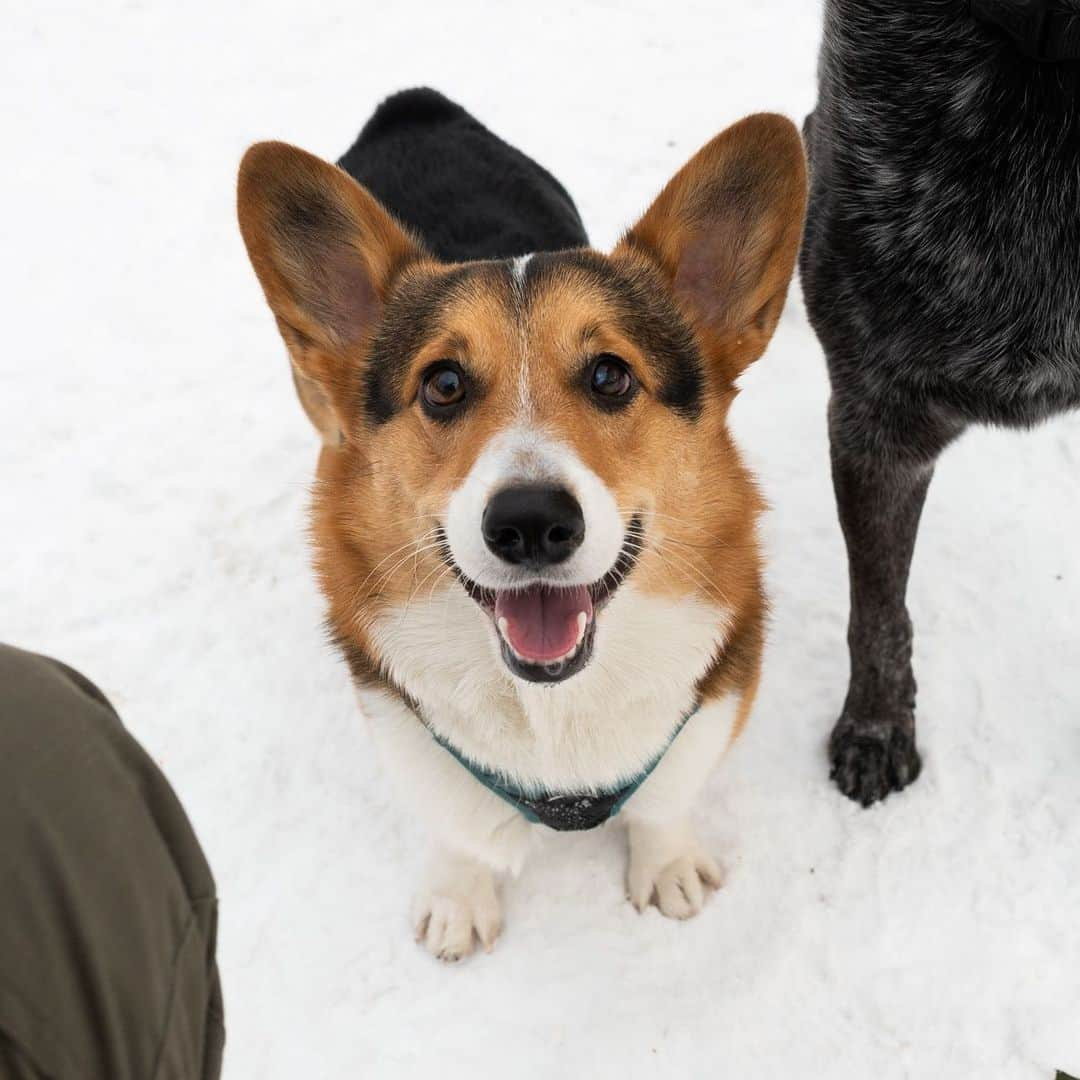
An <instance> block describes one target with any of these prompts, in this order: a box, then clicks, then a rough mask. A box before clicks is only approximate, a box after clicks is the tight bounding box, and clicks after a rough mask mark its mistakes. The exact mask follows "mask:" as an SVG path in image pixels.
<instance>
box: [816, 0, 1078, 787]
mask: <svg viewBox="0 0 1080 1080" xmlns="http://www.w3.org/2000/svg"><path fill="white" fill-rule="evenodd" d="M806 134H807V141H808V144H809V152H810V162H811V174H812V179H811V184H812V186H811V198H810V214H809V219H808V224H807V230H806V238H805V244H804V248H803V254H802V263H801V265H802V279H803V287H804V290H805V294H806V301H807V306H808V309H809V313H810V318H811V321H812V323H813V325H814V328H815V330H816V331H817V333H818V336H819V338H820V339H821V342H822V345H823V347H824V349H825V353H826V356H827V359H828V365H829V376H830V380H831V383H832V399H831V403H830V410H829V430H830V439H831V445H832V462H833V480H834V485H835V490H836V498H837V504H838V506H839V512H840V521H841V525H842V527H843V531H844V536H845V538H846V541H847V548H848V559H849V569H850V574H851V618H850V624H849V628H848V643H849V647H850V651H851V683H850V687H849V690H848V695H847V700H846V702H845V704H844V708H843V713H842V715H841V717H840V719H839V721H838V723H837V725H836V728H835V729H834V731H833V734H832V739H831V742H830V758H831V761H832V775H833V778H834V779H835V781H836V782H837V784H838V785H839V787H840V789H841V790H842V791H843V792H844V793H845V794H846V795H849V796H850V797H851V798H853V799H857V800H858V801H860V802H862V803H863V804H864V805H869V804H870V803H872V802H874V801H875V800H877V799H881V798H883V797H884V796H886V795H888V794H889V792H890V791H894V790H899V789H900V788H902V787H904V785H905V784H908V783H910V782H911V781H912V780H914V779H915V777H916V776H918V773H919V767H920V763H919V755H918V753H917V751H916V748H915V716H914V706H915V680H914V678H913V675H912V670H911V622H910V619H909V618H908V614H907V611H906V608H905V601H904V596H905V591H906V587H907V578H908V570H909V567H910V564H911V555H912V549H913V547H914V543H915V535H916V532H917V531H918V524H919V516H920V513H921V510H922V506H923V501H924V499H925V496H926V491H927V487H928V485H929V483H930V477H931V475H932V473H933V468H934V462H935V460H936V459H937V456H938V455H939V454H940V453H941V451H942V450H943V449H944V448H945V447H946V446H947V445H948V444H949V443H950V442H951V441H952V440H953V439H955V438H956V437H957V436H958V435H959V434H960V433H961V432H962V431H963V430H964V429H965V427H967V426H968V425H969V424H973V423H983V424H1000V425H1009V426H1031V425H1033V424H1036V423H1038V422H1039V421H1041V420H1044V419H1045V418H1047V417H1049V416H1050V415H1052V414H1053V413H1056V412H1060V411H1062V410H1064V409H1070V408H1074V407H1076V406H1077V405H1078V404H1080V0H1057V2H1056V3H1052V2H1050V0H905V2H903V3H895V2H893V0H828V3H827V5H826V24H825V38H824V45H823V49H822V56H821V64H820V92H819V100H818V105H817V108H816V110H815V112H814V113H813V114H812V115H811V117H810V118H809V120H808V122H807V131H806Z"/></svg>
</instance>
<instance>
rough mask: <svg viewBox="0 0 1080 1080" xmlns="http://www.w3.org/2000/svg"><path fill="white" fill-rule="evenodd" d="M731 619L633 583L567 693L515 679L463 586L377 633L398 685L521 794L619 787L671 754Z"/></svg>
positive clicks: (612, 606)
mask: <svg viewBox="0 0 1080 1080" xmlns="http://www.w3.org/2000/svg"><path fill="white" fill-rule="evenodd" d="M727 621H728V620H727V615H726V612H725V611H724V610H723V609H721V608H719V607H717V606H716V605H713V604H707V603H704V602H702V601H700V600H693V599H684V600H678V601H676V600H665V599H659V598H655V597H650V596H646V595H644V594H642V593H640V592H638V591H637V590H635V589H634V588H633V586H632V584H630V583H628V584H627V585H625V586H624V587H623V588H622V589H620V590H619V592H618V593H616V595H615V596H614V597H613V598H612V600H611V602H610V603H609V604H608V606H607V608H606V609H605V610H604V611H602V612H601V613H600V615H599V617H598V621H597V631H596V635H597V636H596V646H595V652H594V655H593V658H592V661H591V662H590V664H589V665H588V667H586V668H585V670H583V671H581V672H580V673H579V674H577V675H575V676H573V677H572V678H571V679H569V680H568V681H567V682H566V683H562V684H559V685H556V686H545V685H533V684H530V683H526V682H523V681H521V680H519V679H516V678H514V677H513V676H512V675H511V674H510V672H509V671H508V670H507V669H506V666H505V664H504V663H503V661H502V658H501V657H500V655H499V646H498V643H497V640H496V636H495V631H494V628H493V627H492V625H491V621H490V619H489V618H488V617H487V616H486V615H485V614H484V613H483V612H482V611H481V610H480V609H479V608H478V607H477V606H476V604H475V603H474V602H473V601H472V600H471V599H469V597H468V596H467V595H466V594H465V592H464V590H462V589H461V588H459V587H457V586H454V587H452V588H450V589H448V590H447V591H446V592H444V593H442V594H440V595H438V596H436V597H433V598H430V599H429V598H427V597H424V598H423V599H420V600H416V599H414V600H413V601H412V602H411V603H410V604H409V605H408V606H407V607H405V608H404V609H402V610H398V611H395V612H390V613H387V614H386V615H384V616H383V617H382V618H381V619H380V620H379V621H378V623H377V624H376V626H375V628H374V638H375V644H376V647H377V649H378V651H379V653H380V656H381V657H382V658H383V660H384V661H385V663H386V665H387V667H388V668H389V672H390V675H391V677H392V678H393V679H394V680H395V682H397V683H398V685H399V686H401V687H402V688H403V689H404V690H406V691H407V692H408V693H409V694H410V695H411V696H412V697H413V698H415V700H416V701H418V702H419V703H420V706H421V708H422V711H423V713H424V718H425V720H426V721H427V723H428V724H430V725H431V726H432V727H433V728H434V729H435V730H436V731H437V732H438V733H439V734H440V735H442V736H443V737H444V738H446V739H448V740H449V741H450V742H451V743H452V744H453V745H455V746H456V747H458V748H459V749H460V750H462V751H463V752H464V753H465V754H466V755H467V756H469V757H470V758H472V759H474V760H476V761H477V762H479V763H480V764H483V765H486V766H488V767H490V768H493V769H496V770H498V771H500V772H502V773H504V774H506V775H507V776H509V777H510V778H511V779H512V780H513V781H515V782H516V783H519V784H521V785H537V786H540V787H543V788H545V789H548V790H563V791H585V790H589V789H590V788H609V787H614V786H617V785H618V784H619V783H620V782H622V781H625V780H627V779H629V778H631V777H632V776H634V775H636V774H637V773H638V772H639V771H640V770H641V769H642V768H643V767H644V766H645V765H646V764H648V763H649V762H650V761H651V760H652V759H653V758H654V757H655V755H656V753H657V752H658V751H659V750H660V749H661V748H662V747H663V745H664V743H665V741H666V739H667V738H668V736H669V735H670V733H671V732H672V730H673V729H674V727H675V726H676V724H677V723H678V721H679V719H680V717H682V716H683V715H684V714H685V713H686V712H687V711H688V710H689V709H690V707H691V706H692V704H693V698H694V687H695V684H696V682H697V680H698V679H699V678H700V677H701V675H702V674H703V673H704V672H705V670H706V668H707V667H708V665H709V663H710V661H711V660H712V659H713V657H714V656H715V655H716V653H717V651H718V650H719V648H720V647H721V646H722V645H723V641H724V635H725V631H726V628H727Z"/></svg>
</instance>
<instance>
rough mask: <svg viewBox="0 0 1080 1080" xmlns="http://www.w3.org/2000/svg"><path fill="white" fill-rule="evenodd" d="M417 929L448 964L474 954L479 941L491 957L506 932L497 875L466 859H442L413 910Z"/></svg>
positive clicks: (421, 938)
mask: <svg viewBox="0 0 1080 1080" xmlns="http://www.w3.org/2000/svg"><path fill="white" fill-rule="evenodd" d="M413 927H414V929H415V932H416V940H417V942H420V943H422V944H423V945H424V946H425V947H426V948H427V951H428V952H429V953H431V955H432V956H434V957H436V958H437V959H439V960H443V961H445V962H447V963H451V964H452V963H456V962H457V961H458V960H464V959H465V957H467V956H469V955H471V954H472V952H473V949H474V947H475V943H476V941H479V942H480V944H481V945H482V946H483V948H484V950H485V951H486V952H491V950H492V949H493V948H494V947H495V942H496V941H497V940H498V937H499V934H500V933H501V931H502V909H501V907H500V905H499V897H498V894H497V893H496V890H495V875H494V874H493V873H492V872H491V870H490V869H488V867H486V866H484V865H482V864H481V863H478V862H476V861H475V860H473V859H470V858H468V857H466V856H462V855H449V854H443V855H441V856H439V857H438V858H437V859H436V860H435V862H434V863H433V865H432V867H431V868H430V869H429V871H428V875H427V880H426V882H425V884H424V887H423V888H422V889H421V890H420V894H419V896H418V897H417V899H416V903H415V904H414V906H413Z"/></svg>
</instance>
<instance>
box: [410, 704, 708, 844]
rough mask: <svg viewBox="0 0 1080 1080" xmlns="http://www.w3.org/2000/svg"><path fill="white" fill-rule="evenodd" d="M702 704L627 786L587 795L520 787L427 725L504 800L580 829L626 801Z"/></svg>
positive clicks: (541, 818) (534, 816) (556, 825)
mask: <svg viewBox="0 0 1080 1080" xmlns="http://www.w3.org/2000/svg"><path fill="white" fill-rule="evenodd" d="M700 708H701V703H700V702H698V703H696V704H695V705H694V707H693V708H692V709H691V710H690V711H689V712H688V713H686V715H685V716H683V718H682V719H681V720H680V721H679V725H678V727H676V728H675V730H674V731H673V732H672V733H671V735H670V737H669V738H668V741H667V742H666V743H665V744H664V746H663V749H661V751H660V753H659V754H657V755H656V757H654V758H653V759H652V761H651V762H650V763H649V764H648V765H646V766H645V768H644V769H642V770H641V772H639V773H638V774H637V776H635V777H634V779H633V780H631V781H630V783H629V784H627V785H626V786H625V787H621V788H617V789H615V790H613V791H601V792H596V793H590V794H586V795H564V794H556V793H554V792H550V791H538V792H527V791H520V790H518V789H516V788H513V787H511V786H510V785H508V784H507V783H505V781H504V779H503V778H502V777H500V775H499V774H498V773H496V772H493V771H492V770H491V769H486V768H484V766H483V765H478V764H477V763H476V762H475V761H470V760H469V759H468V758H467V757H466V756H465V755H464V754H462V752H461V751H460V750H458V749H457V748H456V747H455V746H452V745H451V744H450V743H449V742H447V741H446V739H444V738H443V737H442V736H441V735H439V734H437V733H436V732H435V731H434V730H433V729H432V728H431V727H429V726H428V725H426V724H425V725H424V726H425V727H427V729H428V731H429V732H430V734H431V737H432V738H433V739H434V740H435V741H436V742H437V743H438V744H439V745H440V746H441V747H442V748H443V749H444V750H445V751H446V752H447V753H448V754H450V755H451V756H452V757H454V758H455V759H456V760H457V762H458V763H459V764H460V765H462V766H463V767H464V768H466V769H468V770H469V772H470V773H472V775H473V776H474V777H476V779H477V780H479V781H480V783H481V784H483V785H484V787H486V788H487V789H488V791H490V792H491V793H492V794H494V795H498V797H499V798H500V799H502V800H503V802H505V803H509V804H510V805H511V806H512V807H513V808H514V809H515V810H517V811H518V813H519V814H521V816H522V817H524V818H525V820H526V821H531V822H532V823H533V824H534V825H547V826H548V827H549V828H551V829H558V830H559V831H560V832H578V831H581V830H584V829H595V828H596V827H597V826H598V825H602V824H603V823H604V822H605V821H608V820H610V819H611V818H613V817H614V816H615V815H616V814H617V813H618V812H619V811H620V810H621V809H622V808H623V806H625V805H626V801H627V799H629V798H630V796H631V795H633V794H634V792H635V791H637V789H638V788H639V787H641V785H642V784H644V783H645V781H646V780H648V778H649V777H650V776H651V775H652V772H653V770H654V769H655V768H656V766H657V765H659V764H660V762H661V761H662V760H663V757H664V755H665V754H666V753H667V752H668V750H670V749H671V744H672V743H673V742H674V741H675V740H676V739H677V738H678V736H679V732H681V731H682V729H683V728H684V727H686V724H687V721H689V720H690V718H691V717H692V716H693V715H694V714H695V713H696V712H697V711H698V709H700Z"/></svg>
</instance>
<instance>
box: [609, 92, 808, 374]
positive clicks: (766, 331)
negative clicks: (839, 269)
mask: <svg viewBox="0 0 1080 1080" xmlns="http://www.w3.org/2000/svg"><path fill="white" fill-rule="evenodd" d="M805 213H806V159H805V155H804V153H803V146H802V140H801V138H800V137H799V132H798V130H797V129H796V127H795V125H794V124H792V123H791V121H790V120H788V119H786V118H785V117H783V116H777V115H774V114H771V113H761V114H759V115H756V116H748V117H747V118H746V119H745V120H741V121H740V122H739V123H737V124H734V125H733V126H732V127H730V128H728V129H727V131H725V132H723V133H722V134H721V135H718V136H717V137H716V138H715V139H713V140H712V141H711V142H709V143H707V144H706V145H705V146H704V147H702V149H701V150H699V151H698V152H697V154H695V155H694V157H693V158H691V159H690V161H689V162H687V164H686V165H684V166H683V168H682V169H681V170H680V171H679V172H678V173H676V175H675V176H674V178H673V179H672V180H671V181H670V182H669V183H668V184H667V186H666V187H665V188H664V190H663V191H662V192H661V193H660V195H659V196H658V197H657V199H656V201H655V202H654V203H653V204H652V206H651V207H649V209H648V211H647V212H646V213H645V216H644V217H642V219H641V220H640V221H639V222H638V223H637V224H636V225H635V226H634V227H633V228H632V229H631V230H630V231H629V232H628V233H627V234H626V236H625V237H624V238H623V240H622V241H621V242H620V244H619V245H618V247H616V249H615V251H614V253H613V254H614V256H615V257H619V256H620V255H621V256H624V257H632V256H634V255H637V256H640V255H641V254H642V253H644V254H645V255H647V256H648V257H650V258H651V259H652V260H653V261H654V262H655V263H658V264H659V266H660V269H661V271H662V272H663V274H664V275H665V278H666V279H667V281H668V284H669V287H670V289H671V291H672V293H673V294H674V296H675V299H676V301H677V302H678V304H679V306H680V308H681V309H682V310H683V312H684V313H685V314H686V316H687V317H688V318H689V319H690V321H691V323H692V324H693V326H694V328H695V329H696V330H697V332H698V335H699V338H700V339H701V341H702V344H703V345H704V346H705V348H706V350H707V352H708V353H709V354H711V355H712V356H714V357H716V358H718V359H719V360H720V362H721V364H722V366H723V369H724V375H725V376H726V377H727V378H729V379H731V380H734V379H735V378H736V377H737V376H738V375H739V373H740V372H741V371H743V369H745V368H746V367H747V366H748V365H749V364H750V363H752V362H753V361H754V360H756V359H757V358H758V357H759V356H760V355H761V354H762V352H764V350H765V346H766V345H767V344H768V343H769V339H770V338H771V337H772V334H773V331H774V330H775V329H776V324H777V322H778V321H779V319H780V312H781V310H782V309H783V306H784V299H785V297H786V296H787V289H788V285H789V283H790V282H791V275H792V273H793V271H794V268H795V257H796V255H797V254H798V250H799V241H800V239H801V236H802V228H803V219H804V217H805Z"/></svg>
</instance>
